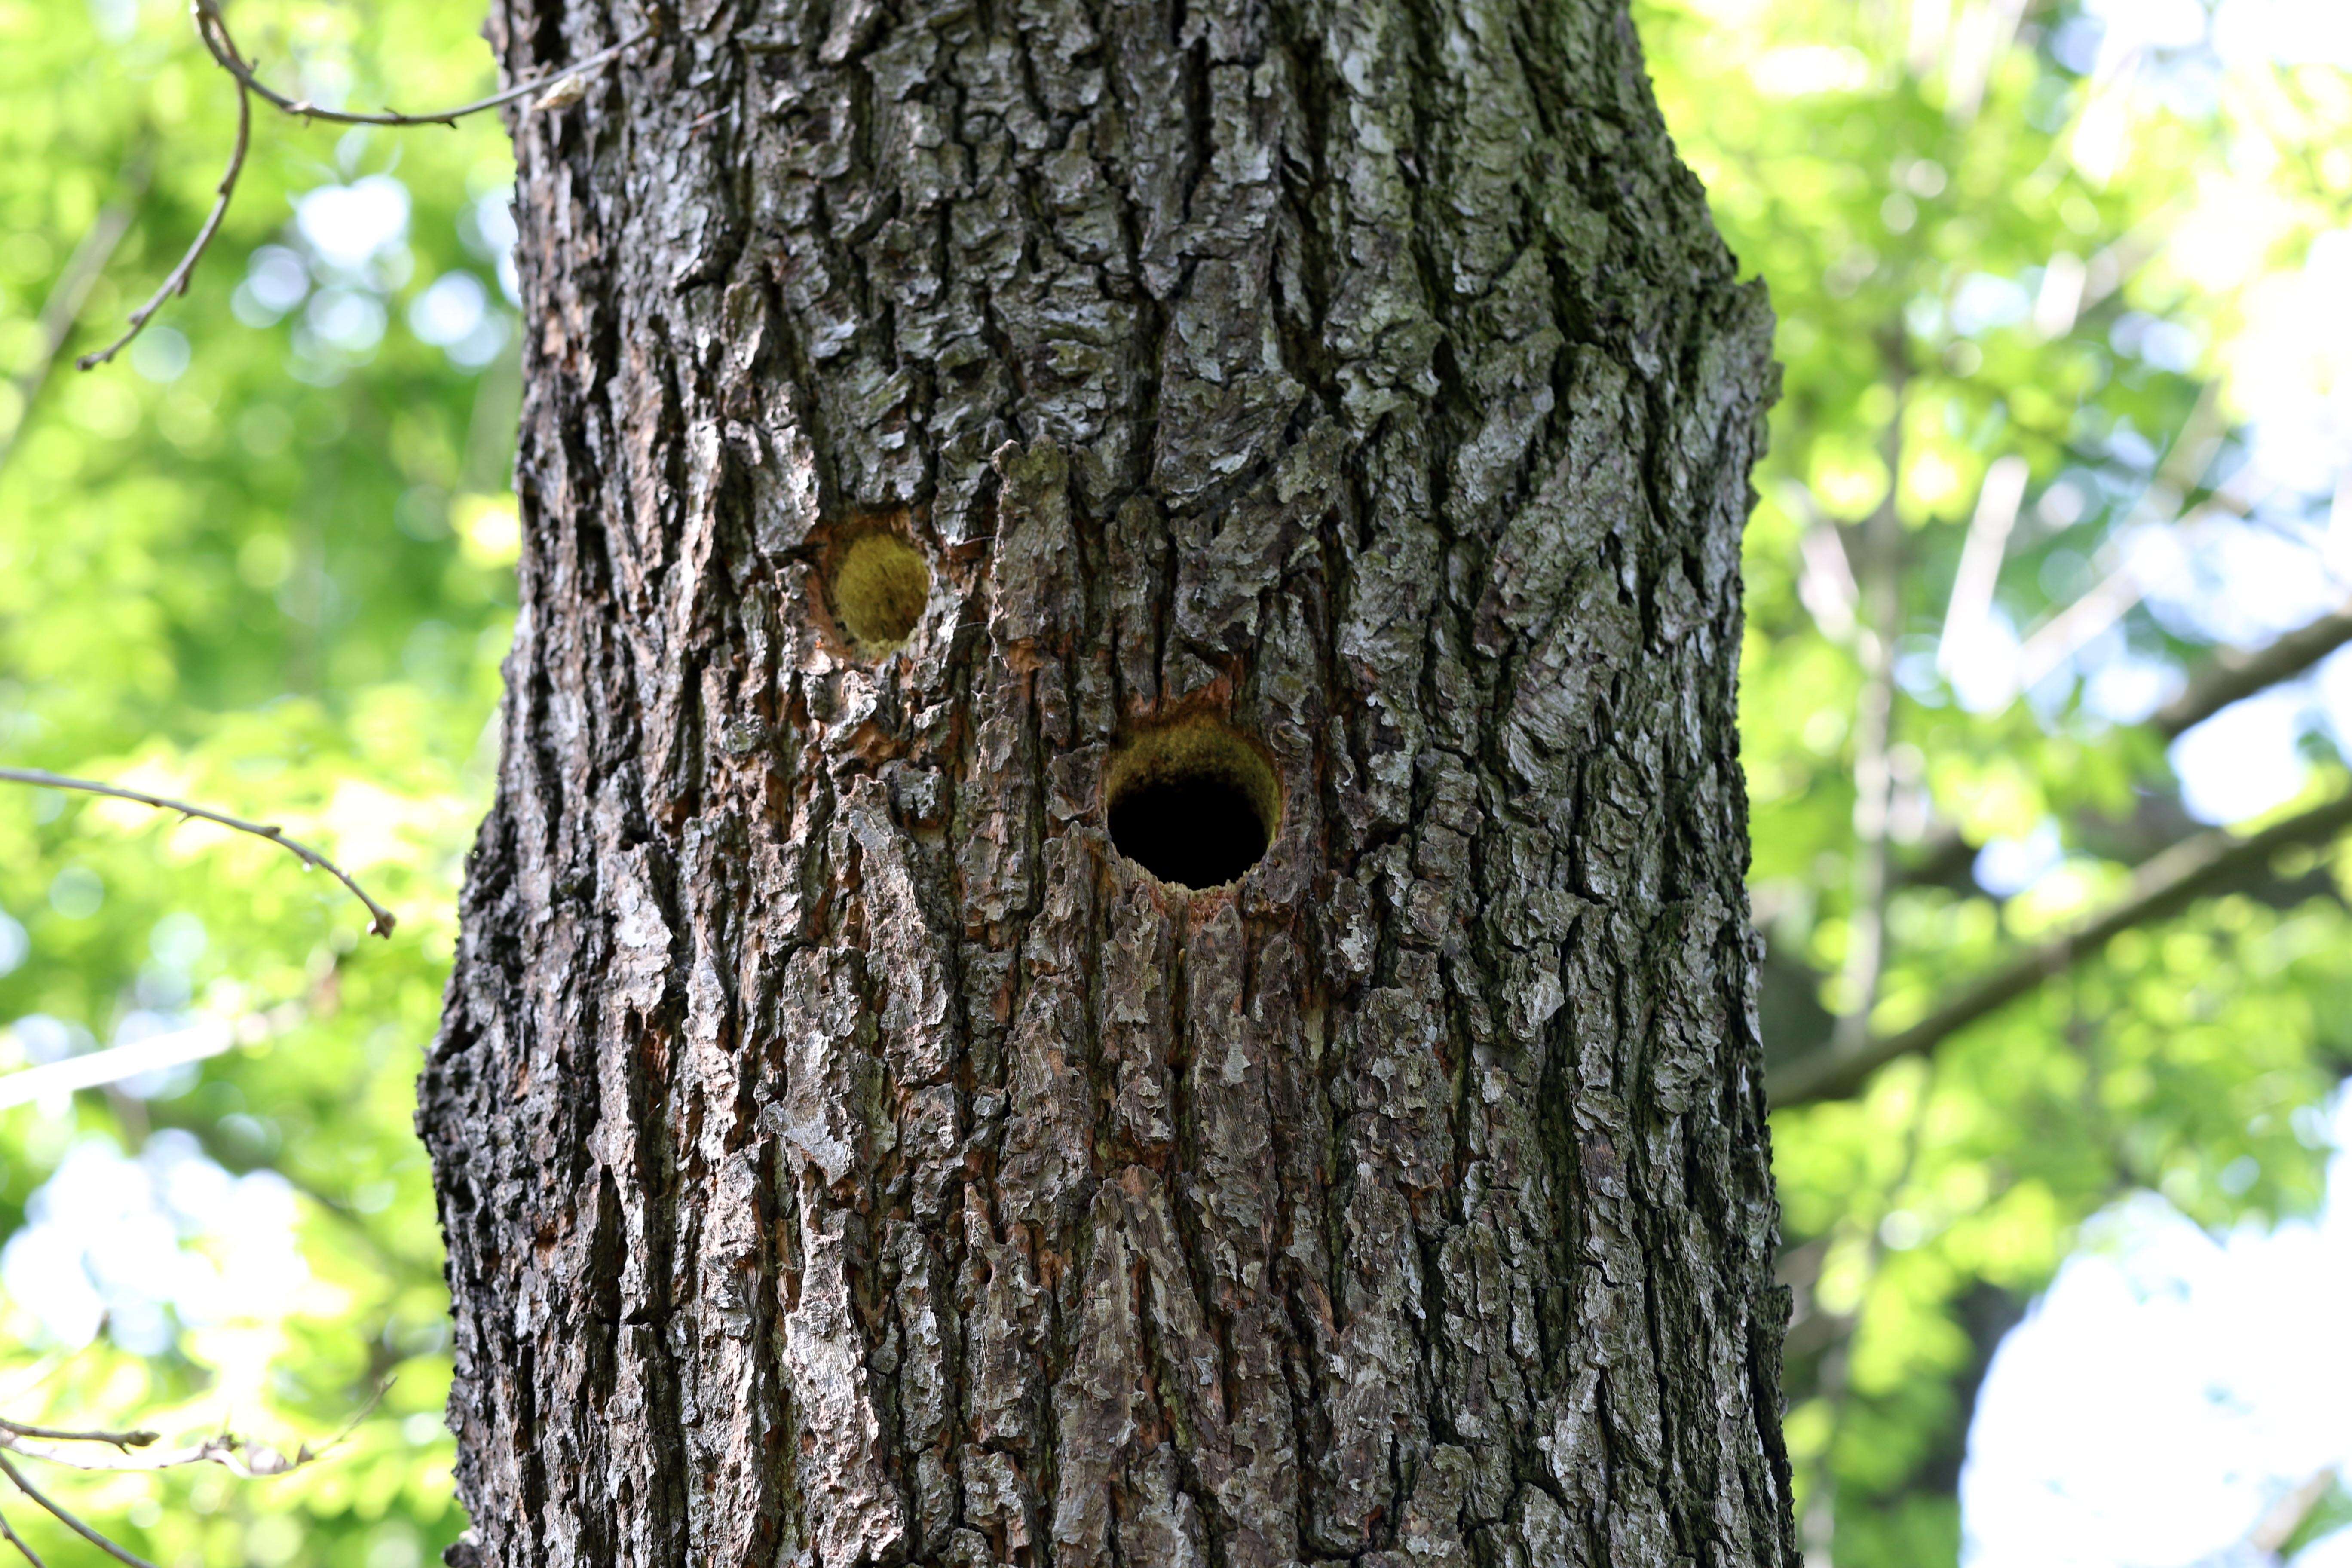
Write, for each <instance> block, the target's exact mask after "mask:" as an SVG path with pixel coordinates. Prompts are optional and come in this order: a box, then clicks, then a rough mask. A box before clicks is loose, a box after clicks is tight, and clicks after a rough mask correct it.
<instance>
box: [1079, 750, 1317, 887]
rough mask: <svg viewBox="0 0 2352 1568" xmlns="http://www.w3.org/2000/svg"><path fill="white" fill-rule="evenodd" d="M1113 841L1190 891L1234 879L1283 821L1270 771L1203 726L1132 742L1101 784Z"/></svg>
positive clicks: (1123, 851)
mask: <svg viewBox="0 0 2352 1568" xmlns="http://www.w3.org/2000/svg"><path fill="white" fill-rule="evenodd" d="M1104 782H1105V784H1106V789H1105V795H1106V796H1107V797H1108V805H1109V811H1108V816H1109V826H1110V841H1111V843H1112V844H1113V845H1114V846H1116V847H1117V848H1118V852H1119V853H1120V854H1122V855H1124V856H1126V857H1127V858H1129V859H1130V860H1132V861H1134V862H1135V863H1136V864H1137V865H1139V866H1140V867H1142V868H1144V869H1145V870H1147V871H1149V872H1150V873H1151V874H1152V875H1153V876H1155V877H1157V878H1159V879H1160V880H1161V881H1163V882H1174V883H1176V884H1177V885H1178V886H1180V887H1185V888H1192V889H1203V888H1215V887H1222V886H1223V885H1224V884H1225V883H1227V882H1231V881H1234V880H1237V879H1239V878H1240V877H1241V876H1242V874H1243V873H1244V872H1245V871H1247V870H1248V869H1249V868H1251V867H1253V866H1255V865H1256V864H1257V863H1258V861H1259V860H1260V859H1261V858H1264V856H1265V850H1266V846H1267V845H1268V844H1269V843H1271V842H1272V841H1273V838H1274V830H1275V827H1276V824H1277V822H1278V820H1279V816H1280V807H1279V801H1280V796H1279V793H1278V791H1277V789H1276V783H1275V777H1274V770H1273V769H1271V768H1269V767H1268V766H1267V765H1266V763H1265V758H1264V757H1263V756H1261V755H1260V754H1259V753H1258V751H1257V749H1256V748H1255V746H1252V745H1251V744H1250V743H1249V742H1246V741H1244V740H1243V739H1242V738H1241V737H1240V736H1238V735H1236V734H1234V733H1233V732H1232V731H1229V730H1226V729H1225V728H1224V727H1223V726H1222V725H1219V724H1214V723H1211V722H1208V721H1194V722H1192V723H1189V724H1184V725H1180V726H1176V727H1173V728H1171V729H1167V730H1160V731H1152V732H1150V733H1149V734H1146V735H1144V736H1142V737H1140V738H1139V739H1137V740H1136V741H1134V742H1130V743H1129V745H1128V746H1127V747H1126V748H1124V749H1123V750H1122V751H1121V752H1119V754H1118V756H1117V757H1116V758H1115V759H1114V760H1113V762H1112V763H1111V768H1110V771H1109V773H1108V776H1107V777H1106V779H1105V781H1104Z"/></svg>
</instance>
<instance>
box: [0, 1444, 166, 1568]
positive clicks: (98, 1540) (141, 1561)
mask: <svg viewBox="0 0 2352 1568" xmlns="http://www.w3.org/2000/svg"><path fill="white" fill-rule="evenodd" d="M0 1475H5V1476H6V1477H7V1478H8V1479H9V1480H10V1481H11V1482H12V1483H13V1484H14V1485H15V1486H16V1489H17V1490H18V1491H20V1492H23V1493H24V1494H25V1495H26V1497H28V1498H30V1499H32V1500H33V1501H34V1502H35V1503H36V1504H37V1505H38V1506H39V1507H40V1508H41V1509H42V1510H45V1511H46V1512H47V1513H48V1514H50V1515H51V1516H52V1517H53V1518H55V1519H56V1520H57V1521H58V1523H60V1524H62V1525H64V1526H65V1527H66V1528H67V1529H68V1530H70V1531H73V1532H74V1533H75V1534H76V1535H79V1536H80V1537H81V1538H82V1539H83V1540H84V1541H87V1542H89V1543H90V1544H91V1545H92V1546H95V1547H97V1548H98V1549H99V1550H100V1552H105V1553H106V1554H107V1555H108V1556H110V1557H112V1558H114V1559H115V1560H116V1561H117V1562H120V1563H126V1564H128V1568H155V1564H153V1563H150V1562H148V1561H147V1559H145V1558H144V1557H142V1556H140V1555H139V1554H138V1553H137V1552H132V1551H130V1550H129V1549H127V1548H125V1547H121V1546H118V1545H116V1544H115V1543H114V1542H111V1541H110V1540H108V1539H107V1538H106V1537H105V1536H103V1535H101V1534H100V1533H99V1532H98V1531H95V1530H92V1529H91V1528H90V1527H89V1525H87V1524H84V1523H83V1522H82V1521H80V1520H79V1518H77V1517H75V1515H74V1513H73V1511H72V1510H70V1509H68V1508H67V1507H66V1506H65V1505H64V1504H62V1503H60V1502H58V1501H57V1500H54V1499H52V1498H51V1497H49V1496H48V1494H47V1493H46V1492H44V1491H42V1490H41V1489H39V1488H38V1487H37V1486H35V1485H34V1484H33V1483H32V1482H30V1481H28V1480H26V1479H25V1472H24V1471H22V1470H20V1469H18V1468H16V1466H15V1465H14V1464H13V1463H11V1462H10V1460H9V1458H8V1456H7V1455H6V1454H5V1453H0Z"/></svg>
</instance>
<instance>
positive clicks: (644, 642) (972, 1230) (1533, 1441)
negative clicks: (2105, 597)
mask: <svg viewBox="0 0 2352 1568" xmlns="http://www.w3.org/2000/svg"><path fill="white" fill-rule="evenodd" d="M641 20H642V18H641V17H639V16H637V15H635V13H634V12H631V11H628V10H627V9H626V7H625V6H624V9H623V10H622V11H620V12H617V13H616V12H614V11H609V10H607V9H605V8H604V7H602V6H592V5H586V4H584V3H579V0H572V3H567V0H506V8H505V9H504V10H503V11H501V12H500V13H499V14H498V15H497V16H494V17H493V18H492V29H491V30H492V34H493V38H494V41H495V42H496V44H497V45H498V47H499V48H500V50H501V52H502V54H503V57H504V60H505V64H506V66H507V68H509V70H510V71H512V72H515V73H520V72H524V71H527V70H531V69H534V68H541V67H544V66H547V65H551V64H556V63H561V62H562V61H565V60H569V59H572V58H579V57H581V56H583V55H584V54H586V53H587V52H589V51H590V50H593V49H594V48H597V47H602V46H604V45H606V44H608V43H610V42H612V41H613V40H614V38H616V37H623V36H625V35H626V34H627V33H628V32H629V31H631V30H633V29H634V28H635V27H636V26H639V25H640V23H641ZM517 137H518V147H519V153H520V168H521V184H520V201H519V206H520V222H521V231H522V243H521V257H520V266H521V272H522V279H523V287H524V299H525V308H526V318H527V321H528V322H529V328H528V343H527V348H526V371H527V393H526V397H525V406H524V413H523V429H522V446H521V455H520V465H519V490H520V497H521V503H522V508H523V517H524V520H525V530H524V531H525V546H524V552H523V560H522V564H521V612H520V621H519V624H518V626H517V630H516V638H515V648H514V653H513V655H512V658H511V660H510V662H509V667H508V698H507V701H506V706H505V710H504V719H503V724H504V731H503V744H504V756H503V762H502V764H501V769H500V774H499V795H498V800H497V804H496V806H495V808H494V809H493V811H492V813H491V816H490V817H489V820H488V823H487V824H486V826H484V828H483V830H482V835H481V838H480V841H479V844H478V847H477V849H476V851H475V854H474V857H473V859H472V861H471V863H470V865H469V868H468V873H467V891H466V898H465V905H464V936H463V941H462V943H461V946H460V951H459V954H458V960H457V973H456V975H455V977H454V978H453V980H452V982H451V985H450V991H449V998H448V1010H447V1016H446V1023H445V1026H444V1029H443V1032H442V1035H441V1037H440V1038H439V1040H438V1041H437V1042H436V1045H435V1047H434V1049H433V1051H432V1053H431V1056H430V1058H429V1061H428V1065H427V1068H426V1071H425V1079H424V1081H423V1084H422V1089H421V1109H420V1111H419V1124H420V1127H421V1130H422V1131H423V1133H424V1135H425V1139H426V1141H427V1142H428V1144H429V1145H430V1147H431V1150H432V1153H433V1159H434V1165H435V1172H436V1182H437V1184H438V1188H439V1192H440V1194H441V1205H442V1214H443V1219H444V1223H445V1225H446V1230H447V1234H448V1240H449V1247H450V1282H451V1286H452V1289H453V1291H454V1294H455V1298H456V1304H457V1385H456V1390H455V1393H454V1394H453V1395H452V1398H451V1405H450V1408H451V1414H452V1419H453V1423H454V1425H455V1426H456V1428H457V1435H458V1440H459V1452H460V1463H459V1489H460V1493H461V1496H462V1498H463V1500H464V1501H465V1503H466V1505H467V1507H468V1508H469V1509H470V1510H472V1511H473V1514H474V1518H475V1521H476V1525H477V1529H478V1533H479V1538H480V1544H479V1552H480V1554H481V1556H482V1558H483V1559H484V1560H485V1561H487V1562H490V1563H499V1564H502V1565H514V1568H520V1565H523V1564H530V1565H532V1568H540V1565H548V1568H559V1565H560V1568H570V1565H572V1564H607V1563H647V1564H651V1563H664V1564H670V1563H675V1564H687V1563H691V1564H694V1565H696V1568H704V1565H728V1564H736V1563H761V1564H766V1563H806V1564H809V1565H811V1568H847V1565H849V1564H853V1563H896V1562H901V1561H904V1562H911V1563H938V1564H980V1563H1033V1564H1044V1563H1055V1564H1062V1565H1067V1568H1076V1565H1081V1564H1087V1565H1091V1564H1109V1563H1122V1564H1126V1565H1128V1568H1160V1565H1171V1568H1172V1565H1177V1564H1191V1563H1200V1564H1203V1565H1214V1568H1260V1565H1265V1568H1273V1565H1276V1564H1286V1563H1328V1562H1337V1561H1339V1560H1349V1561H1353V1562H1357V1563H1364V1564H1367V1565H1370V1568H1399V1565H1402V1564H1404V1563H1419V1564H1428V1565H1439V1564H1445V1563H1461V1564H1468V1563H1479V1564H1482V1565H1487V1568H1503V1565H1513V1568H1544V1565H1547V1564H1564V1563H1587V1564H1596V1565H1597V1564H1601V1563H1612V1564H1623V1565H1634V1564H1652V1563H1655V1564H1677V1563H1707V1564H1734V1563H1738V1564H1746V1563H1757V1564H1766V1563H1769V1564H1780V1563H1792V1562H1793V1561H1794V1551H1793V1547H1792V1545H1791V1543H1790V1529H1789V1502H1788V1485H1787V1479H1786V1467H1785V1464H1784V1463H1783V1459H1782V1456H1781V1448H1780V1436H1779V1416H1778V1401H1779V1392H1778V1367H1779V1344H1780V1333H1781V1329H1782V1321H1783V1314H1784V1311H1785V1306H1784V1298H1782V1297H1781V1296H1780V1294H1778V1293H1777V1292H1776V1291H1775V1289H1774V1288H1773V1287H1772V1285H1771V1282H1770V1268H1769V1266H1770V1258H1771V1253H1772V1248H1773V1237H1774V1226H1775V1216H1774V1210H1773V1203H1772V1195H1771V1188H1770V1183H1769V1157H1768V1147H1767V1142H1766V1133H1765V1125H1764V1105H1763V1100H1762V1091H1761V1088H1760V1083H1761V1078H1760V1061H1761V1058H1760V1047H1759V1039H1758V1032H1757V1026H1756V1022H1755V1016H1754V1007H1753V1002H1754V990H1755V986H1754V981H1753V973H1754V953H1753V951H1752V949H1751V947H1750V945H1749V942H1748V935H1747V921H1746V902H1745V898H1744V894H1743V892H1742V888H1741V874H1742V871H1743V868H1744V864H1745V860H1746V837H1745V835H1746V811H1745V803H1744V798H1743V795H1742V791H1741V784H1740V775H1739V771H1738V759H1737V748H1736V739H1735V734H1734V726H1733V683H1734V671H1735V665H1736V655H1737V652H1738V645H1739V636H1740V622H1739V608H1738V576H1737V565H1738V541H1739V531H1740V527H1741V523H1742V520H1743V518H1744V515H1745V512H1746V509H1747V489H1746V474H1747V470H1748V463H1749V461H1750V458H1751V457H1752V455H1753V453H1754V451H1755V448H1756V447H1757V444H1758V442H1759V439H1760V419H1761V410H1762V408H1763V405H1764V404H1765V402H1766V401H1767V399H1768V397H1769V387H1770V383H1771V377H1772V372H1771V368H1770V365H1769V356H1768V346H1769V315H1768V312H1767V310H1766V308H1765V306H1764V303H1763V300H1762V299H1761V295H1760V291H1759V289H1756V288H1753V287H1741V286H1739V285H1738V283H1737V281H1736V279H1735V274H1734V268H1733V266H1732V263H1731V260H1730V258H1728V257H1727V255H1726V253H1725V252H1724V250H1723V248H1722V247H1721V245H1720V243H1719V242H1718V240H1717V238H1716V237H1715V236H1714V233H1713V231H1712V229H1711V228H1710V226H1709V225H1708V222H1707V219H1706V213H1705V210H1704V205H1703V202H1702V199H1701V195H1700V192H1699V190H1698V188H1697V186H1696V183H1695V182H1694V181H1693V180H1692V179H1691V178H1690V177H1689V176H1688V175H1687V174H1685V172H1683V170H1682V169H1681V168H1680V167H1679V166H1678V165H1677V164H1676V163H1675V160H1674V156H1673V153H1672V149H1671V146H1670V144H1669V142H1668V141H1667V139H1666V136H1665V133H1664V130H1663V129H1662V127H1661V126H1660V124H1659V122H1658V119H1657V116H1656V112H1655V110H1654V106H1653V104H1652V101H1651V98H1650V94H1649V89H1648V85H1647V82H1646V80H1645V79H1644V78H1643V74H1642V69H1641V64H1640V59H1639V55H1638V51H1637V47H1636V45H1635V41H1634V39H1633V33H1632V29H1631V27H1630V26H1629V25H1628V23H1627V22H1626V19H1625V17H1624V16H1623V15H1622V8H1621V7H1620V6H1619V5H1614V4H1603V3H1601V0H1324V3H1316V0H1283V3H1274V0H1258V3H1255V4H1254V3H1251V0H981V3H977V4H971V3H958V0H895V3H893V4H888V5H886V4H882V3H881V0H832V3H831V4H830V5H826V4H820V3H807V0H768V3H767V4H766V5H764V6H761V7H757V8H754V7H753V6H751V5H735V4H731V3H730V0H690V3H689V4H688V5H685V7H684V8H683V9H681V10H680V11H678V12H677V13H676V14H675V15H673V16H669V17H667V26H666V27H665V30H664V31H663V32H662V33H661V34H660V36H659V37H657V38H656V40H655V42H654V43H652V44H651V45H648V46H646V47H645V48H644V49H641V50H640V51H638V52H637V53H636V54H635V55H634V56H632V58H631V60H630V63H629V65H628V66H627V68H625V69H621V70H617V71H615V72H614V73H613V74H612V75H610V76H609V77H608V78H606V79H604V80H601V81H599V82H598V83H597V84H596V85H595V86H594V87H593V89H591V91H590V92H589V94H588V96H587V98H586V100H585V101H583V102H582V103H580V104H578V105H576V106H573V107H570V108H563V109H555V110H548V111H545V112H542V113H540V114H536V115H531V116H528V117H525V118H523V119H521V120H520V121H519V123H518V129H517ZM874 530H883V531H892V532H896V533H898V534H900V535H902V536H903V537H905V538H906V539H907V540H908V541H910V542H912V543H913V544H914V545H915V546H916V547H917V548H919V550H920V551H921V552H922V554H923V556H924V557H925V559H926V560H927V562H928V564H929V573H930V581H929V598H928V602H927V604H926V606H925V609H924V614H923V616H922V618H921V620H920V622H919V625H918V626H916V627H915V629H914V631H913V633H912V636H911V637H910V639H909V640H908V642H907V645H906V646H905V647H903V648H901V649H899V650H898V651H896V652H893V653H889V654H887V656H886V657H882V658H878V659H877V658H874V657H872V656H873V654H874V653H875V651H876V648H877V646H878V644H877V642H875V641H872V640H869V641H867V642H865V643H860V642H859V641H857V640H856V638H855V637H850V636H846V635H845V631H846V630H849V629H851V628H846V627H845V624H844V622H843V621H842V619H841V616H839V615H838V614H836V613H835V612H836V611H837V610H838V609H839V606H834V607H833V608H831V609H829V608H828V606H827V605H826V603H825V596H826V593H827V581H826V574H827V573H828V571H829V570H831V569H832V567H831V566H830V565H829V563H836V562H838V561H839V560H840V559H841V554H840V552H841V551H842V550H843V549H844V548H845V544H846V543H847V542H849V541H850V540H851V539H852V538H854V537H855V536H856V535H857V534H858V533H860V532H861V531H874ZM1204 714H1205V715H1213V716H1215V717H1216V718H1217V719H1218V720H1220V721H1223V722H1224V723H1227V724H1230V725H1231V726H1232V727H1233V729H1234V730H1235V731H1238V732H1240V733H1241V734H1243V735H1244V736H1246V737H1249V739H1250V742H1251V743H1252V744H1253V745H1254V746H1255V748H1257V749H1258V752H1257V754H1259V755H1261V756H1262V758H1263V760H1264V761H1265V762H1266V763H1270V764H1271V766H1272V769H1273V774H1274V778H1275V780H1276V787H1277V788H1278V792H1279V796H1280V820H1279V826H1278V831H1277V832H1276V836H1275V837H1274V840H1273V842H1272V844H1271V846H1270V847H1269V848H1268V850H1267V852H1266V854H1265V858H1264V859H1263V860H1262V861H1260V862H1259V863H1258V864H1257V865H1256V866H1255V868H1253V869H1252V870H1251V871H1249V872H1248V873H1247V875H1246V876H1244V878H1243V879H1241V880H1240V881H1239V882H1238V883H1237V884H1234V885H1232V886H1228V887H1224V888H1220V889H1211V890H1207V891H1192V890H1188V889H1183V888H1181V887H1178V886H1174V885H1171V884H1165V883H1161V882H1160V881H1158V880H1156V879H1153V878H1152V877H1150V875H1148V874H1147V873H1145V872H1144V871H1143V870H1141V869H1140V868H1139V867H1138V866H1136V865H1135V864H1134V863H1132V862H1130V861H1129V860H1127V859H1125V858H1122V857H1121V856H1120V855H1119V854H1118V853H1117V852H1116V850H1115V849H1114V848H1113V847H1112V845H1111V843H1110V841H1109V838H1108V835H1107V832H1106V828H1105V820H1106V817H1105V811H1106V805H1105V802H1104V800H1103V798H1102V795H1103V781H1104V777H1105V773H1106V770H1107V769H1108V768H1110V767H1111V766H1112V765H1113V763H1114V758H1115V756H1116V754H1117V753H1118V748H1119V747H1120V746H1121V745H1122V744H1124V743H1126V742H1129V740H1131V739H1132V738H1133V737H1135V736H1136V735H1138V734H1144V735H1147V736H1148V735H1150V734H1152V733H1155V732H1157V731H1155V728H1154V727H1155V726H1158V725H1161V724H1163V723H1165V722H1166V721H1171V720H1172V719H1175V718H1178V717H1181V716H1188V715H1189V716H1199V715H1204Z"/></svg>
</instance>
